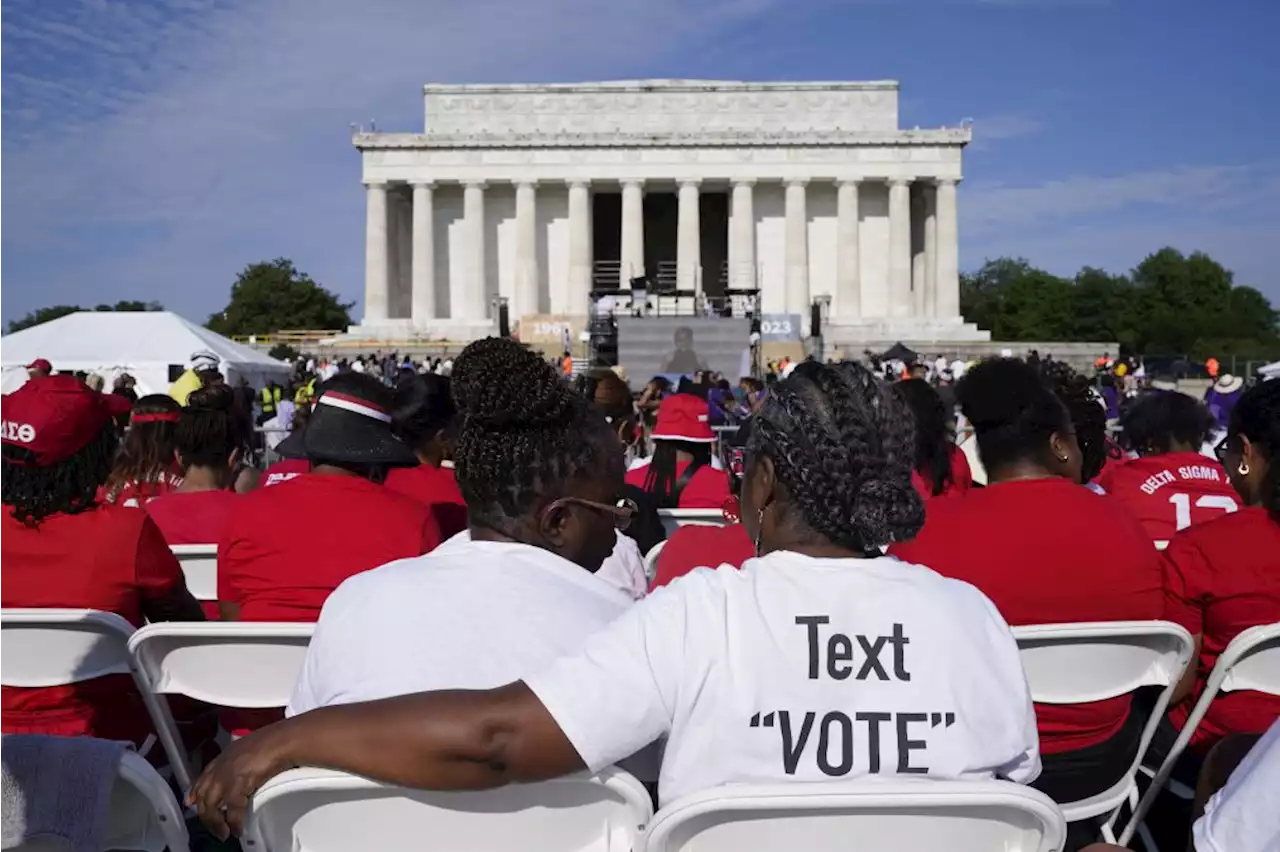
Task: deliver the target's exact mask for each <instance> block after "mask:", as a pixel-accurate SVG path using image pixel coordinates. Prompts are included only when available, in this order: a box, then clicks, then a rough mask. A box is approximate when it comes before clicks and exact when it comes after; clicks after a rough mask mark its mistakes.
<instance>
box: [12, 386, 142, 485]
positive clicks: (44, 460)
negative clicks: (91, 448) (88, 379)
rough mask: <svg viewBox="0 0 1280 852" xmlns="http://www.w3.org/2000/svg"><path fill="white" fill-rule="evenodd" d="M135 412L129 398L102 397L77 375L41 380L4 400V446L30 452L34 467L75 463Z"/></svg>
mask: <svg viewBox="0 0 1280 852" xmlns="http://www.w3.org/2000/svg"><path fill="white" fill-rule="evenodd" d="M132 407H133V404H132V403H131V402H130V401H129V399H128V398H127V397H123V396H119V395H116V394H101V393H98V392H97V391H95V390H93V389H92V388H90V387H89V386H88V385H86V384H85V383H84V382H82V381H80V380H79V379H77V378H76V377H75V376H37V377H35V378H33V379H31V380H29V381H28V382H27V383H26V384H25V385H23V386H22V387H20V388H18V389H17V390H16V391H14V392H13V393H11V394H6V395H5V396H4V398H3V400H0V417H2V418H3V420H2V421H0V443H3V444H4V445H5V446H12V447H22V448H23V449H25V450H30V451H31V452H32V453H34V454H35V460H34V461H33V462H31V463H30V464H31V465H32V466H34V467H48V466H49V465H54V464H57V463H58V462H60V461H65V460H66V459H69V458H71V456H73V455H75V454H76V453H77V452H79V451H80V450H81V449H82V448H83V447H84V446H85V445H86V444H88V443H89V442H90V441H92V440H93V439H94V438H96V437H97V436H98V434H99V433H100V432H101V431H102V429H103V427H104V426H106V425H107V423H108V422H109V421H110V420H111V419H112V418H113V417H117V416H119V415H122V414H127V413H129V410H130V409H131V408H132ZM8 461H12V459H9V460H8ZM16 463H17V464H21V462H16Z"/></svg>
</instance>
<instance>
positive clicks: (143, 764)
mask: <svg viewBox="0 0 1280 852" xmlns="http://www.w3.org/2000/svg"><path fill="white" fill-rule="evenodd" d="M189 843H190V838H189V837H188V836H187V826H186V823H185V821H184V820H183V818H182V808H181V807H179V805H178V801H177V799H175V798H174V797H173V791H171V790H170V789H169V785H168V783H166V782H165V780H164V779H163V778H161V777H160V773H158V772H156V770H155V768H154V767H152V766H151V764H150V763H147V761H146V760H145V759H144V758H142V757H140V756H139V755H137V754H136V753H134V752H131V751H126V752H125V753H124V754H122V755H121V756H120V777H119V780H118V781H117V782H116V785H115V787H113V788H112V790H111V804H110V810H109V812H108V814H107V833H106V843H104V844H103V848H104V849H141V850H146V852H164V850H165V849H168V850H169V852H187V849H188V848H189Z"/></svg>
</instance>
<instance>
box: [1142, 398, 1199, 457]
mask: <svg viewBox="0 0 1280 852" xmlns="http://www.w3.org/2000/svg"><path fill="white" fill-rule="evenodd" d="M1120 426H1121V427H1122V429H1123V430H1124V432H1123V435H1124V443H1125V445H1126V447H1127V448H1128V449H1130V450H1133V451H1134V452H1136V453H1139V454H1140V455H1161V454H1163V453H1167V452H1170V451H1171V450H1172V449H1173V447H1174V446H1175V445H1177V444H1181V445H1183V446H1191V447H1199V446H1200V445H1202V444H1203V443H1204V442H1205V440H1206V439H1207V438H1208V436H1209V433H1210V432H1211V431H1212V430H1213V415H1212V414H1210V413H1209V409H1208V408H1206V407H1205V405H1204V403H1203V402H1201V401H1200V400H1198V399H1195V398H1194V397H1190V396H1187V395H1186V394H1185V393H1179V392H1178V391H1167V390H1157V391H1151V392H1150V393H1147V394H1144V395H1143V396H1141V397H1139V398H1138V399H1136V400H1134V401H1133V402H1132V403H1131V404H1130V405H1128V406H1126V407H1125V409H1124V411H1123V412H1121V414H1120Z"/></svg>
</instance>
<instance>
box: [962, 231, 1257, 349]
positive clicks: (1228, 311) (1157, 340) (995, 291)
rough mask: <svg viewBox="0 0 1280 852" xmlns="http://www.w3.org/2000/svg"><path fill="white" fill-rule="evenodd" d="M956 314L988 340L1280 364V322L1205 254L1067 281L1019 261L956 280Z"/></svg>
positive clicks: (1166, 257) (1166, 254)
mask: <svg viewBox="0 0 1280 852" xmlns="http://www.w3.org/2000/svg"><path fill="white" fill-rule="evenodd" d="M960 309H961V313H963V314H964V317H965V319H966V320H968V321H969V322H973V323H977V324H978V327H979V328H984V329H987V330H989V331H990V332H991V338H992V339H993V340H1001V341H1005V340H1007V341H1010V342H1017V341H1059V340H1091V341H1107V342H1115V343H1118V344H1119V345H1120V348H1121V350H1122V351H1124V352H1127V353H1134V354H1141V355H1189V356H1190V357H1192V358H1193V359H1197V360H1203V359H1205V358H1207V357H1209V356H1211V355H1212V356H1215V357H1217V358H1223V357H1224V356H1228V357H1229V356H1237V357H1240V358H1246V359H1249V358H1252V359H1273V358H1277V357H1280V328H1278V326H1277V320H1278V319H1280V315H1278V314H1277V312H1276V310H1275V309H1273V308H1272V307H1271V303H1270V302H1269V301H1268V300H1267V297H1266V296H1264V295H1263V294H1262V293H1260V292H1258V291H1257V290H1256V289H1254V288H1253V287H1246V286H1237V285H1236V284H1235V282H1234V280H1233V275H1232V273H1231V271H1230V270H1229V269H1226V268H1225V267H1223V266H1222V264H1220V263H1218V262H1217V261H1215V260H1214V259H1213V258H1211V257H1209V256H1208V255H1207V254H1204V253H1203V252H1193V253H1192V254H1190V255H1183V254H1182V253H1181V252H1179V251H1177V250H1176V249H1172V248H1163V249H1160V250H1159V251H1157V252H1155V253H1154V254H1151V255H1148V256H1147V257H1146V258H1144V259H1143V261H1142V262H1141V263H1139V264H1138V265H1137V266H1136V267H1134V269H1133V270H1132V271H1131V272H1129V273H1128V274H1126V275H1113V274H1111V273H1108V272H1105V271H1103V270H1101V269H1095V268H1093V267H1089V266H1086V267H1084V268H1083V269H1081V270H1080V271H1079V272H1078V273H1076V275H1075V276H1074V277H1072V278H1063V277H1060V276H1057V275H1053V274H1051V273H1049V272H1046V271H1044V270H1043V269H1037V268H1036V267H1034V266H1032V265H1031V264H1030V263H1029V262H1027V261H1026V260H1024V259H1022V258H1008V257H1002V258H997V259H995V260H988V261H987V262H986V263H984V264H983V265H982V268H981V269H979V270H977V271H976V272H971V273H965V274H962V275H961V276H960Z"/></svg>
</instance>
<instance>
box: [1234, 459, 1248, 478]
mask: <svg viewBox="0 0 1280 852" xmlns="http://www.w3.org/2000/svg"><path fill="white" fill-rule="evenodd" d="M1236 472H1237V473H1239V474H1240V475H1241V476H1248V475H1249V463H1248V462H1247V461H1242V462H1240V466H1239V467H1238V468H1236Z"/></svg>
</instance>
